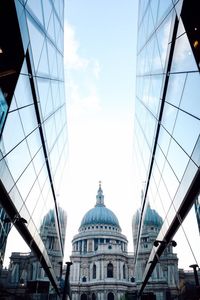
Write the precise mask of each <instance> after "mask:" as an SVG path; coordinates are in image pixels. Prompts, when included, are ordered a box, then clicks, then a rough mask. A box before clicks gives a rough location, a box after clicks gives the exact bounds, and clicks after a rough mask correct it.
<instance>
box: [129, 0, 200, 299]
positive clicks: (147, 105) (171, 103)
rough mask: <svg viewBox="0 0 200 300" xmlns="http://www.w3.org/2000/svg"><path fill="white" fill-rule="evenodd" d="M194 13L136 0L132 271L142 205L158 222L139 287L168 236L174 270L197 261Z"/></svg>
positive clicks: (198, 54)
mask: <svg viewBox="0 0 200 300" xmlns="http://www.w3.org/2000/svg"><path fill="white" fill-rule="evenodd" d="M198 11H199V10H198V1H189V0H183V1H181V0H179V1H178V0H166V1H163V0H141V1H140V2H139V18H138V45H137V82H136V100H135V127H134V131H135V145H134V150H135V164H136V174H137V178H136V187H137V199H139V201H138V207H140V211H141V214H140V220H139V226H138V232H137V243H136V246H135V249H134V251H135V254H136V258H135V267H136V269H137V257H138V255H140V252H141V247H142V241H141V236H142V230H143V222H144V220H145V214H146V212H147V208H148V205H150V206H151V208H152V209H154V210H155V211H156V212H157V213H158V214H159V216H160V217H161V218H162V220H163V224H162V227H161V228H160V230H159V232H158V234H157V237H156V240H158V241H159V242H158V243H157V244H156V245H155V246H152V249H151V253H150V256H149V259H148V261H145V268H144V272H143V280H142V282H141V285H140V287H139V293H142V292H143V291H144V289H145V286H146V285H147V284H148V282H149V281H150V280H151V274H152V272H153V270H154V269H155V266H156V264H157V263H158V262H159V260H160V259H161V258H162V253H163V252H164V251H166V249H167V248H166V246H167V245H169V244H171V245H175V243H172V242H171V241H172V240H173V241H175V242H176V243H177V246H176V247H175V248H174V247H173V251H174V253H176V254H177V257H178V267H179V268H182V269H187V270H189V269H190V267H189V266H191V265H194V264H195V265H197V266H200V253H199V249H200V236H199V192H200V169H199V165H200V135H199V134H200V102H199V98H200V89H199V87H200V75H199V70H200V19H199V15H198ZM141 191H142V197H141V196H140V193H141ZM140 199H141V201H140ZM190 270H191V271H192V269H190ZM172 276H173V274H172ZM177 288H179V283H178V282H177Z"/></svg>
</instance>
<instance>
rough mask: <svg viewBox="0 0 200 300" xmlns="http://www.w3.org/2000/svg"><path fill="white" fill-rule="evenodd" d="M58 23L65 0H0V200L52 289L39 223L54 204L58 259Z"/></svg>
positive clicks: (61, 120) (61, 149) (61, 99)
mask: <svg viewBox="0 0 200 300" xmlns="http://www.w3.org/2000/svg"><path fill="white" fill-rule="evenodd" d="M63 25H64V0H57V1H51V0H45V1H43V0H37V1H35V0H27V1H25V0H10V1H7V0H2V1H0V26H1V38H0V139H1V140H0V205H1V207H2V208H3V209H4V210H5V212H6V214H7V216H8V217H9V219H10V223H11V224H14V226H15V227H16V229H17V230H18V232H19V233H20V235H21V237H22V238H23V240H24V241H25V242H26V244H27V245H28V246H29V248H30V249H31V251H32V252H33V253H34V255H35V256H36V257H37V259H38V261H39V262H40V264H41V267H42V268H43V270H44V272H45V276H46V277H47V278H48V280H49V281H50V284H51V286H52V287H53V289H54V291H55V292H57V293H59V291H58V280H57V277H56V275H57V274H56V272H55V268H54V267H53V261H52V255H49V249H48V246H49V244H48V242H45V241H44V231H45V230H46V229H45V227H44V231H43V233H41V226H42V224H43V220H44V218H46V219H48V218H49V216H48V213H49V211H51V215H52V218H51V221H52V220H53V221H54V224H53V226H54V234H56V239H55V237H53V238H50V239H51V245H52V247H53V243H54V242H55V241H56V251H57V252H56V255H58V257H59V259H61V260H62V258H63V254H64V237H63V229H62V226H63V224H62V222H63V216H62V215H60V213H61V212H62V210H60V209H59V207H62V205H63V203H61V200H60V201H58V195H59V194H60V184H61V178H62V175H63V171H64V168H65V162H66V158H67V147H66V145H67V131H66V106H65V92H64V71H63V70H64V68H63V37H64V35H63ZM61 198H62V197H60V198H59V199H61ZM2 222H3V221H2V220H1V223H2ZM45 224H46V223H45ZM65 225H66V222H65ZM2 228H3V227H2ZM46 231H47V233H48V234H50V233H49V232H48V230H46ZM0 233H2V230H0ZM49 243H50V242H49ZM13 246H14V244H13ZM52 249H53V248H52ZM13 251H14V249H13ZM19 278H20V275H19Z"/></svg>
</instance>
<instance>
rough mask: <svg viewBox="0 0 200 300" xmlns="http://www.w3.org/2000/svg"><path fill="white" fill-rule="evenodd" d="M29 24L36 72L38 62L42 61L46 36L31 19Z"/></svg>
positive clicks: (28, 20) (28, 21)
mask: <svg viewBox="0 0 200 300" xmlns="http://www.w3.org/2000/svg"><path fill="white" fill-rule="evenodd" d="M27 23H28V29H29V36H30V41H31V47H32V54H33V60H34V65H35V70H37V67H38V62H39V60H40V56H41V52H42V48H43V45H44V36H43V34H42V32H41V31H40V29H39V28H38V27H37V25H36V23H32V20H31V19H29V18H27Z"/></svg>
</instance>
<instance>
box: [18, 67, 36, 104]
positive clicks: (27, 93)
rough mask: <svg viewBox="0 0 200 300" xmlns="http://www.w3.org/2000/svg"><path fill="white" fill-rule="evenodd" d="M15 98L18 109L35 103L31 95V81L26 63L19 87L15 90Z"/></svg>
mask: <svg viewBox="0 0 200 300" xmlns="http://www.w3.org/2000/svg"><path fill="white" fill-rule="evenodd" d="M15 97H16V102H17V106H18V108H20V107H23V106H26V105H29V104H32V103H33V96H32V93H31V86H30V79H29V76H28V70H27V65H26V62H24V64H23V67H22V69H21V74H20V76H19V78H18V81H17V85H16V88H15Z"/></svg>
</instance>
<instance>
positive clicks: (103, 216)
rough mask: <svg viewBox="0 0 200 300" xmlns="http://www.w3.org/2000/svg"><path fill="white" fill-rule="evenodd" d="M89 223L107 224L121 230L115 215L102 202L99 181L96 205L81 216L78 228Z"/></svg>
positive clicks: (102, 196)
mask: <svg viewBox="0 0 200 300" xmlns="http://www.w3.org/2000/svg"><path fill="white" fill-rule="evenodd" d="M90 225H109V226H114V227H115V228H117V229H118V230H120V231H121V228H120V226H119V221H118V219H117V217H116V215H115V214H114V213H113V212H112V211H111V210H110V209H108V208H107V207H106V206H105V204H104V195H103V190H102V188H101V181H99V189H98V191H97V195H96V205H95V207H94V208H92V209H90V210H89V211H88V212H87V213H86V214H85V215H84V217H83V219H82V221H81V225H80V228H79V230H80V229H81V228H82V227H85V226H90Z"/></svg>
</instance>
